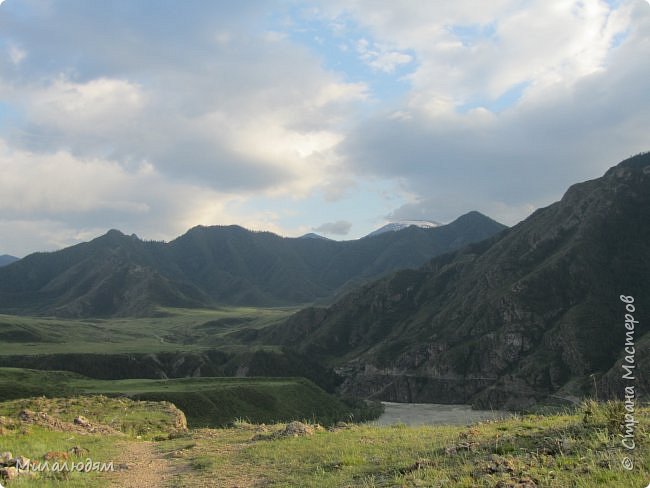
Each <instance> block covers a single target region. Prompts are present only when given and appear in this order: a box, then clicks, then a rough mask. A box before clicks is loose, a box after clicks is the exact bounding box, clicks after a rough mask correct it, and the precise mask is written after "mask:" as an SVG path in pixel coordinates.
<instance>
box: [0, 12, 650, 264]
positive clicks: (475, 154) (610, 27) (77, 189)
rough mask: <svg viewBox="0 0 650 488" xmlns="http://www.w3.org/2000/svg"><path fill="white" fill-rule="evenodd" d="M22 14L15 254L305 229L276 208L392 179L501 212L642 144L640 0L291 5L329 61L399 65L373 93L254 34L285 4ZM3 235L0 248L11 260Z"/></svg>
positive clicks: (269, 34) (12, 149) (433, 208)
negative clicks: (130, 237)
mask: <svg viewBox="0 0 650 488" xmlns="http://www.w3.org/2000/svg"><path fill="white" fill-rule="evenodd" d="M33 5H34V7H33V8H32V9H31V10H29V9H28V10H29V12H30V15H28V16H21V15H17V14H15V12H14V11H13V10H12V9H11V8H10V7H12V6H11V2H9V3H8V4H5V5H3V6H2V10H3V11H2V15H3V32H2V34H0V40H2V41H3V43H2V45H3V46H5V48H4V49H2V52H0V99H2V100H3V104H2V105H0V110H3V111H4V112H3V114H4V115H7V117H6V120H8V122H6V123H3V125H2V126H0V141H1V144H0V170H2V174H3V178H2V180H1V181H0V216H2V219H3V220H2V221H1V222H0V227H2V228H3V229H4V230H7V231H8V232H9V230H10V229H11V228H12V227H11V226H12V224H10V223H9V222H14V223H15V226H16V227H15V228H16V229H17V231H16V232H17V233H18V234H20V235H22V236H23V237H16V238H15V242H16V243H17V242H18V241H20V242H22V243H23V244H22V245H23V246H24V247H25V248H26V249H30V250H32V249H37V248H40V247H52V246H58V245H61V243H71V242H75V239H78V238H81V237H80V236H89V235H92V234H93V233H94V232H97V233H101V232H99V231H100V230H101V231H102V232H103V230H105V229H106V228H109V227H118V228H122V230H124V231H127V232H136V233H138V234H139V235H143V236H146V237H150V238H169V237H173V236H174V235H176V234H177V233H180V232H182V231H184V230H185V229H186V228H187V227H191V226H192V225H196V224H198V223H201V224H206V225H208V224H214V223H239V224H242V225H244V226H246V227H249V228H256V229H271V230H275V231H278V232H283V233H287V232H289V231H290V232H291V233H296V232H298V231H299V230H301V231H303V233H304V231H308V230H309V229H308V227H307V226H305V225H304V224H303V225H300V224H291V226H290V229H288V228H287V225H285V224H283V222H284V221H285V220H284V219H285V218H286V217H287V214H286V212H284V211H283V208H284V209H286V208H287V207H291V208H293V207H295V206H299V205H300V203H301V202H304V201H305V200H304V199H307V197H309V198H314V195H319V196H322V198H323V200H324V203H323V209H322V214H319V216H318V217H317V218H318V221H329V222H330V223H336V222H335V220H336V219H337V216H338V215H342V213H341V209H343V208H344V206H345V205H344V204H345V202H346V201H348V202H354V203H350V205H355V208H354V210H355V211H356V210H357V207H359V206H360V205H362V203H360V202H359V201H355V200H354V196H355V192H356V190H357V189H358V187H359V184H360V182H365V183H367V184H368V185H370V186H372V185H375V186H376V187H381V186H382V185H385V186H386V187H391V188H393V187H394V186H395V185H394V184H393V183H395V182H397V184H398V185H399V187H400V188H401V190H399V191H401V192H402V194H401V196H402V197H403V199H408V201H410V203H409V204H407V205H405V206H403V207H402V208H399V209H395V213H396V214H400V215H401V216H403V217H405V218H410V217H412V216H408V215H406V213H408V212H420V213H423V212H425V213H428V215H424V214H422V215H421V217H422V218H430V219H433V220H451V219H452V218H454V217H456V216H457V215H458V214H459V213H462V212H464V211H467V210H472V209H478V210H482V211H484V212H485V213H488V214H491V215H492V216H493V217H495V218H498V219H502V220H504V221H506V222H509V223H512V222H513V221H516V220H517V219H519V218H521V217H523V216H525V214H526V213H527V212H529V210H530V209H531V208H532V206H538V205H542V204H544V203H548V202H549V201H550V200H551V199H553V198H557V197H558V196H559V193H561V192H562V191H563V190H564V189H565V188H566V186H567V185H568V184H570V183H572V182H575V181H579V180H580V179H584V178H586V177H593V176H597V175H598V173H599V172H601V171H602V170H604V169H605V167H606V166H607V165H609V164H611V163H614V162H616V161H617V160H618V159H621V158H622V157H624V156H627V155H629V154H631V153H634V152H636V151H638V150H642V149H648V148H647V147H646V146H647V141H646V139H647V135H646V134H645V132H644V129H645V128H646V127H647V126H648V125H650V115H649V113H648V112H649V108H648V102H647V101H646V100H647V96H646V93H645V91H646V89H645V85H644V82H645V80H647V79H648V77H649V76H650V73H649V72H648V68H647V66H648V64H647V62H646V60H647V59H648V55H649V54H650V53H649V52H648V51H649V49H650V48H649V47H648V42H649V41H648V39H649V33H650V27H649V23H650V20H649V13H650V9H649V8H648V5H646V2H643V1H641V0H625V1H623V2H622V4H621V6H620V7H619V8H617V9H614V10H613V9H611V8H610V7H609V6H608V5H607V3H606V2H604V1H600V0H584V1H582V2H578V1H569V0H553V1H542V0H531V1H528V2H524V3H522V2H519V1H518V0H495V1H491V2H483V3H481V5H480V8H477V4H476V2H473V1H469V0H459V1H455V2H402V3H400V4H399V5H396V4H395V2H392V1H390V2H389V1H388V0H373V1H369V0H345V1H343V0H331V1H329V0H328V1H327V2H309V3H308V4H307V6H306V10H307V11H310V12H311V13H307V14H305V15H306V16H307V17H308V18H312V19H317V20H318V21H320V22H321V24H322V25H323V26H329V29H330V32H333V35H334V36H335V37H334V39H335V44H334V48H335V49H337V46H349V49H350V51H349V52H348V53H346V54H345V56H344V57H345V58H346V61H345V62H343V61H342V62H341V63H340V64H338V65H337V66H338V68H337V69H341V70H345V69H347V68H349V66H348V65H347V64H346V63H347V60H348V58H353V57H354V56H355V55H356V56H358V57H360V60H361V62H363V63H365V64H366V65H367V66H370V68H372V69H371V70H363V76H366V75H368V76H372V73H374V75H375V76H376V77H377V80H380V81H381V83H383V82H384V81H385V80H387V79H392V78H394V76H393V77H391V76H385V75H386V74H391V73H393V74H394V73H395V72H398V73H400V74H401V73H403V72H404V71H408V72H409V74H408V75H406V76H407V79H406V81H408V84H406V83H402V89H403V88H404V87H408V91H407V92H406V93H404V92H400V93H401V95H403V96H400V97H395V98H393V99H392V100H391V101H390V102H386V104H383V105H382V100H380V99H379V97H381V94H380V93H379V92H377V93H374V92H373V91H372V89H373V88H374V86H375V85H374V84H373V83H374V82H375V81H376V80H373V79H372V78H369V79H363V78H362V77H360V75H359V74H358V73H357V72H355V71H350V72H347V73H346V72H335V71H333V70H328V69H326V68H325V67H324V66H327V63H326V62H324V56H325V55H323V54H322V53H326V52H327V50H328V49H329V48H331V47H332V46H328V45H327V42H326V40H327V39H328V37H327V36H319V38H320V40H321V41H322V42H321V43H318V42H312V41H313V36H312V38H310V39H311V40H310V42H309V43H307V44H306V45H304V46H303V45H300V44H299V41H297V40H296V39H294V38H293V37H292V36H291V33H292V32H297V31H299V30H300V28H301V26H300V25H292V26H290V23H289V22H285V21H278V22H277V23H276V24H274V25H269V24H268V22H269V21H268V19H269V18H270V17H269V15H268V14H269V13H273V14H278V15H277V17H278V18H282V16H283V15H285V14H287V15H288V10H289V9H287V10H283V9H284V7H283V8H280V7H278V4H277V3H270V4H266V3H264V2H233V3H223V2H203V3H201V2H199V3H197V4H194V5H191V6H188V7H187V8H182V9H177V10H175V11H174V12H173V14H172V13H171V12H170V11H169V10H168V9H165V8H162V7H159V5H158V3H157V2H151V3H147V2H146V1H145V0H143V1H142V2H136V3H133V2H128V1H125V2H124V4H123V5H125V6H127V5H128V8H129V10H128V12H129V14H128V15H126V16H124V17H120V19H119V22H117V21H116V22H110V20H111V19H110V18H107V17H106V15H108V14H107V13H106V12H104V13H103V14H101V15H100V14H99V13H98V10H97V5H95V4H93V3H92V2H91V3H87V2H79V3H74V2H71V3H66V2H62V3H55V4H53V5H55V7H56V8H45V7H42V6H40V5H37V4H33ZM278 9H279V10H278ZM280 11H281V12H280ZM278 12H280V13H278ZM310 15H311V17H310ZM109 17H110V15H109ZM294 20H295V19H294ZM350 26H354V27H353V28H351V27H350ZM323 28H325V27H323ZM317 34H320V33H317ZM346 36H348V37H347V38H346ZM329 39H330V40H331V39H332V38H331V36H330V37H329ZM613 46H614V47H613ZM80 47H83V49H81V48H80ZM318 49H322V50H323V51H322V52H318V51H317V50H318ZM313 50H316V52H314V51H313ZM337 52H338V51H337ZM368 73H371V74H368ZM403 79H404V78H402V80H403ZM513 87H515V88H517V89H516V90H514V92H511V91H512V90H513ZM519 92H520V93H519ZM504 94H505V95H504ZM500 97H503V98H506V99H507V98H508V97H511V99H508V100H505V101H504V100H503V99H501V101H500ZM377 102H379V103H377ZM499 104H501V105H499ZM377 107H379V108H377ZM386 107H388V109H386V110H385V111H383V112H382V110H384V109H385V108H386ZM495 107H500V108H495ZM403 199H402V200H400V201H404V200H403ZM280 201H282V202H283V208H281V207H280V206H278V207H274V206H273V205H272V204H268V202H280ZM256 203H257V206H256ZM278 205H279V204H278ZM330 205H331V207H330ZM394 205H397V203H394ZM334 207H336V209H337V211H336V212H334V211H332V214H333V215H326V210H325V209H326V208H334ZM370 212H372V210H370ZM386 212H387V210H386V209H382V211H381V212H379V211H377V212H376V215H377V216H378V215H380V214H385V213H386ZM343 215H348V214H343ZM347 218H350V217H347ZM355 218H356V217H355ZM364 218H365V216H364ZM288 220H291V219H288ZM30 221H31V222H33V225H31V224H29V222H30ZM307 221H310V220H309V217H308V218H307ZM291 222H294V221H293V220H291ZM3 226H4V227H3ZM357 227H358V225H357V221H355V228H357ZM21 233H22V234H21ZM18 234H17V235H18ZM0 235H3V234H0ZM56 236H58V237H56ZM8 239H9V238H8V237H3V240H0V252H11V251H12V250H13V251H14V253H16V254H20V251H17V250H16V248H7V246H8V244H7V245H5V243H6V242H8ZM12 239H14V238H13V237H12ZM41 241H42V243H43V246H39V245H38V244H39V242H41ZM12 245H13V244H12ZM16 246H17V244H16Z"/></svg>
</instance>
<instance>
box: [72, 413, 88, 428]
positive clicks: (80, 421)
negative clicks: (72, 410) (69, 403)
mask: <svg viewBox="0 0 650 488" xmlns="http://www.w3.org/2000/svg"><path fill="white" fill-rule="evenodd" d="M73 422H74V423H75V424H76V425H81V426H82V427H90V421H89V420H88V419H87V418H86V417H84V416H83V415H79V416H78V417H75V418H74V420H73Z"/></svg>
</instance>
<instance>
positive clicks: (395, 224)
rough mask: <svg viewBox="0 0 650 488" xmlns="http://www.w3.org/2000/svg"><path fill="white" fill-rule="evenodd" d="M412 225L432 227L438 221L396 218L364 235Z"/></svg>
mask: <svg viewBox="0 0 650 488" xmlns="http://www.w3.org/2000/svg"><path fill="white" fill-rule="evenodd" d="M412 225H414V226H416V227H420V228H421V229H433V228H434V227H439V226H440V224H439V223H438V222H432V221H430V220H396V221H395V222H390V223H388V224H386V225H384V226H383V227H380V228H379V229H377V230H375V231H373V232H371V233H370V234H368V235H367V236H366V237H370V236H376V235H379V234H383V233H384V232H396V231H398V230H402V229H406V228H407V227H411V226H412Z"/></svg>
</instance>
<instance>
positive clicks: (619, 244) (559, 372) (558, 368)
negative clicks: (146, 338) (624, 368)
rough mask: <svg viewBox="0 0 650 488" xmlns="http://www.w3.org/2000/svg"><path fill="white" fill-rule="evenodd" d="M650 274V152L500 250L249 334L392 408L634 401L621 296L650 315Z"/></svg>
mask: <svg viewBox="0 0 650 488" xmlns="http://www.w3.org/2000/svg"><path fill="white" fill-rule="evenodd" d="M649 277H650V153H646V154H641V155H638V156H635V157H633V158H630V159H628V160H626V161H624V162H622V163H620V164H619V165H617V166H616V167H614V168H611V169H610V170H609V171H607V173H606V174H605V175H604V176H603V177H601V178H598V179H595V180H592V181H587V182H584V183H580V184H577V185H574V186H572V187H571V188H570V189H569V190H568V191H567V192H566V194H565V195H564V197H563V198H562V200H561V201H559V202H557V203H554V204H553V205H550V206H549V207H546V208H543V209H540V210H538V211H536V212H535V213H534V214H533V215H531V216H530V217H529V218H528V219H526V220H525V221H523V222H521V223H520V224H518V225H516V226H515V227H513V228H511V229H508V230H507V231H505V232H503V233H501V234H499V235H497V236H495V237H493V238H491V239H489V240H487V241H483V242H480V243H477V244H472V245H470V246H468V247H466V248H464V249H462V250H460V251H457V252H455V253H451V254H446V255H443V256H440V257H437V258H434V259H433V260H432V261H431V262H430V263H428V264H427V265H426V266H424V267H422V268H420V269H418V270H407V271H401V272H398V273H396V274H393V275H391V276H390V277H388V278H385V279H382V280H380V281H377V282H375V283H372V284H369V285H366V286H364V287H362V288H360V289H358V290H356V291H354V292H353V293H351V294H349V295H347V296H346V297H344V298H343V299H342V300H340V301H339V302H337V303H336V304H334V305H333V306H331V307H329V308H309V309H305V310H303V311H301V312H299V313H297V314H296V315H294V316H292V317H291V318H290V319H288V321H287V322H286V323H284V324H281V325H279V326H275V327H273V328H270V329H268V330H265V331H263V332H261V333H258V334H256V333H253V332H249V333H248V336H246V333H244V332H242V334H241V337H247V338H248V339H249V340H250V339H257V340H260V341H262V342H266V343H277V344H283V345H288V346H292V347H295V348H297V349H298V350H300V351H302V352H304V353H308V354H310V355H311V356H312V357H321V358H322V359H324V360H325V361H328V362H330V364H335V365H337V366H338V368H339V370H340V371H341V372H342V373H344V374H345V375H346V377H347V379H346V382H345V384H344V390H345V391H346V392H348V393H354V394H357V395H362V396H368V397H373V398H380V399H384V400H393V401H412V402H443V403H444V402H450V403H463V402H473V403H474V404H475V405H479V406H482V407H504V406H505V407H521V406H526V405H530V404H532V403H534V402H536V401H539V400H542V399H546V400H549V399H553V398H555V399H558V398H571V396H572V395H574V394H584V393H589V394H592V395H593V394H594V393H598V394H600V395H615V396H620V395H621V394H622V392H623V386H622V383H621V380H620V376H621V367H620V363H621V360H622V358H623V356H625V354H626V353H625V350H624V348H625V341H626V337H625V332H626V329H625V327H624V315H625V313H626V311H625V304H623V303H622V302H621V300H620V299H619V296H620V295H627V296H634V299H635V306H636V310H637V311H638V313H639V315H641V314H643V316H645V317H647V316H648V312H649V311H650V279H649ZM649 322H650V321H648V320H643V319H641V320H640V323H639V324H637V326H636V330H635V337H634V339H635V341H636V342H635V344H636V346H637V347H636V353H637V354H636V357H637V360H638V361H639V364H638V365H637V369H636V371H637V373H638V374H637V379H636V381H637V383H636V388H637V393H639V394H642V393H646V394H647V392H648V390H649V388H648V387H649V384H648V380H649V378H648V375H647V372H648V371H650V336H649V335H648V334H647V331H648V328H649V327H650V323H649ZM644 371H645V373H646V374H644V373H643V372H644ZM591 375H594V376H593V377H592V376H591ZM594 380H595V381H596V383H595V381H594ZM594 384H595V387H596V389H597V390H598V391H597V392H594Z"/></svg>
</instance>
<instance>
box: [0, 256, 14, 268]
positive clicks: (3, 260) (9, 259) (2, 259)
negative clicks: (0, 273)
mask: <svg viewBox="0 0 650 488" xmlns="http://www.w3.org/2000/svg"><path fill="white" fill-rule="evenodd" d="M14 261H18V258H17V257H15V256H10V255H9V254H3V255H2V256H0V267H2V266H7V265H8V264H11V263H13V262H14Z"/></svg>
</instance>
